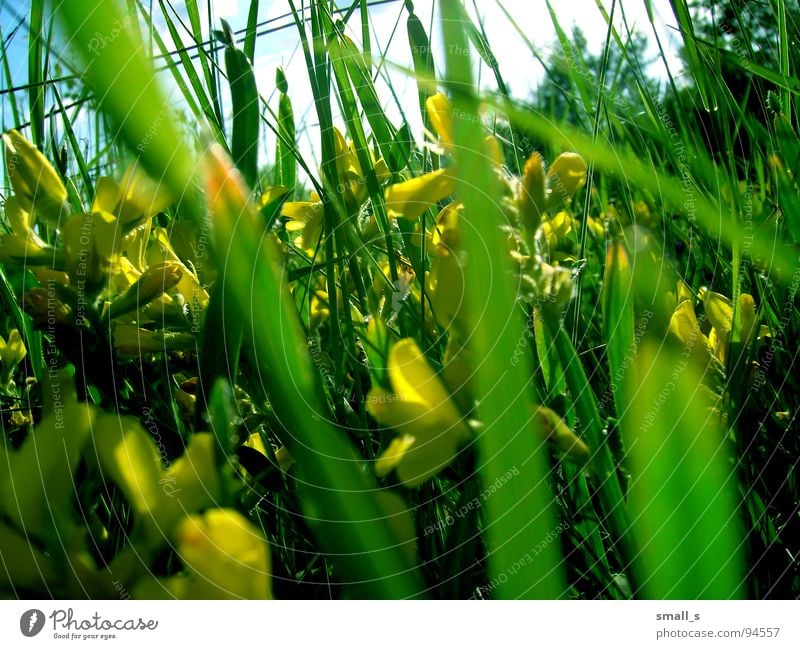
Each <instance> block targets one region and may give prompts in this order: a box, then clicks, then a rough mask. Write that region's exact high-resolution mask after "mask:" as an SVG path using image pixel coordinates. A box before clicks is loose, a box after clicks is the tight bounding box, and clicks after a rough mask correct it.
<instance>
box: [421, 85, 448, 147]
mask: <svg viewBox="0 0 800 649" xmlns="http://www.w3.org/2000/svg"><path fill="white" fill-rule="evenodd" d="M425 108H426V109H427V111H428V119H429V120H430V122H431V125H432V126H433V128H434V129H435V130H436V132H437V133H438V134H439V138H440V139H441V140H442V144H443V145H444V146H445V148H446V149H448V150H452V148H453V107H452V106H451V104H450V100H449V99H448V98H447V97H445V96H444V95H443V94H442V93H440V92H439V93H436V94H435V95H432V96H430V97H428V98H427V99H426V100H425Z"/></svg>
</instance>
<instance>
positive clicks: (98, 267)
mask: <svg viewBox="0 0 800 649" xmlns="http://www.w3.org/2000/svg"><path fill="white" fill-rule="evenodd" d="M61 237H62V239H63V241H64V254H65V257H66V267H67V273H69V276H70V278H71V279H72V281H73V283H75V284H77V285H78V286H81V284H82V283H83V282H87V283H88V284H89V285H90V286H97V285H101V284H103V283H104V282H105V280H106V279H107V278H108V275H109V273H110V272H111V269H112V265H113V264H114V262H115V261H116V257H117V254H118V251H119V246H120V243H121V240H122V231H121V229H120V226H119V223H118V221H117V219H116V217H115V216H114V215H113V214H111V213H110V212H90V213H86V214H73V215H72V216H71V217H70V218H69V220H68V221H67V223H66V225H65V226H64V228H63V230H62V232H61Z"/></svg>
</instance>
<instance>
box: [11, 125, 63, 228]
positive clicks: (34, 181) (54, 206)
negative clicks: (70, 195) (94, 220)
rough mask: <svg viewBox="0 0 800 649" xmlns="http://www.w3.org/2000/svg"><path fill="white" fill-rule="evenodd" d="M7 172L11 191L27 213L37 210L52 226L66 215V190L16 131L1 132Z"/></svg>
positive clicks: (32, 146)
mask: <svg viewBox="0 0 800 649" xmlns="http://www.w3.org/2000/svg"><path fill="white" fill-rule="evenodd" d="M3 142H5V145H6V170H7V171H8V178H9V180H10V181H11V186H12V187H13V188H14V192H15V193H16V194H17V195H18V196H19V197H20V200H21V202H22V207H23V209H25V210H26V211H27V212H31V211H32V210H33V209H35V210H36V213H37V214H41V215H42V216H43V217H45V218H46V219H48V220H49V221H51V222H52V223H54V224H57V223H58V222H59V221H60V219H61V218H62V217H63V216H66V215H67V214H69V206H68V205H67V204H66V200H67V190H66V188H65V187H64V183H62V182H61V179H60V178H59V177H58V174H57V173H56V171H55V169H53V167H52V166H51V165H50V163H49V162H48V161H47V158H45V157H44V156H43V155H42V153H41V152H40V151H39V149H37V148H36V147H35V146H34V145H33V144H31V143H30V142H29V141H28V140H27V139H25V138H24V137H23V136H22V135H21V134H20V133H19V131H17V130H16V129H11V130H10V131H8V132H7V133H3Z"/></svg>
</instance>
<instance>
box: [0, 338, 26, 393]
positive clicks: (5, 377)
mask: <svg viewBox="0 0 800 649" xmlns="http://www.w3.org/2000/svg"><path fill="white" fill-rule="evenodd" d="M27 353H28V351H27V350H26V349H25V344H24V343H23V342H22V336H20V335H19V331H17V330H16V329H12V330H11V331H10V332H9V333H8V340H5V339H4V338H3V337H2V336H0V390H2V389H3V388H5V387H7V386H8V384H9V381H10V379H11V375H12V374H13V373H14V370H15V369H16V368H17V365H19V364H20V363H21V362H22V359H23V358H25V356H26V354H27Z"/></svg>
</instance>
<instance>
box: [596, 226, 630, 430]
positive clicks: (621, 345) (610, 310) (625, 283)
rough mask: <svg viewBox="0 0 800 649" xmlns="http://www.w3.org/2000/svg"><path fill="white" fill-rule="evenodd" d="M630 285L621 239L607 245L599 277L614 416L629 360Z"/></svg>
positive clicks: (622, 400)
mask: <svg viewBox="0 0 800 649" xmlns="http://www.w3.org/2000/svg"><path fill="white" fill-rule="evenodd" d="M633 303H634V286H633V275H632V269H631V262H630V257H629V256H628V251H627V250H626V249H625V244H624V242H623V241H622V239H621V237H615V238H614V240H612V241H610V242H609V244H608V250H607V252H606V266H605V275H604V277H603V299H602V306H603V338H604V340H605V343H606V357H607V358H608V370H609V373H610V375H611V386H612V389H613V392H614V405H615V406H616V411H617V416H621V415H622V414H623V413H624V412H625V406H626V405H627V403H628V402H629V400H628V399H627V398H626V397H625V395H624V392H625V387H626V381H625V374H626V371H627V369H628V367H629V366H630V365H631V363H632V361H633V354H634V352H635V342H634V330H633V322H634V314H633Z"/></svg>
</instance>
